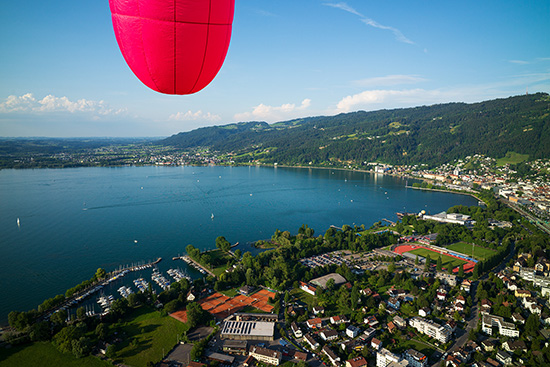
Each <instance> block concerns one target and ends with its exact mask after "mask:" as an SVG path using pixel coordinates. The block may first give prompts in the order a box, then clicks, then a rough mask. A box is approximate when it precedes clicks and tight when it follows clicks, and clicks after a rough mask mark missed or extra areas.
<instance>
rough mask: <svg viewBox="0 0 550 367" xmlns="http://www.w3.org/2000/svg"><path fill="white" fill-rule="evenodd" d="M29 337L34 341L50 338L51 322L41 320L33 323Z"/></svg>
mask: <svg viewBox="0 0 550 367" xmlns="http://www.w3.org/2000/svg"><path fill="white" fill-rule="evenodd" d="M29 337H30V338H31V341H33V342H36V341H42V340H48V339H50V323H49V322H47V321H41V322H37V323H36V324H34V325H32V326H31V331H30V333H29Z"/></svg>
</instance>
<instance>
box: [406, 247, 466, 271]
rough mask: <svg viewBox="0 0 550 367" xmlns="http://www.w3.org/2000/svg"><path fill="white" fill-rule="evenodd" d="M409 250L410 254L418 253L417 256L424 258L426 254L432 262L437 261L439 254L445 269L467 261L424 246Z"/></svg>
mask: <svg viewBox="0 0 550 367" xmlns="http://www.w3.org/2000/svg"><path fill="white" fill-rule="evenodd" d="M409 252H410V253H411V254H415V255H418V256H422V257H426V258H427V257H428V256H430V259H432V264H435V263H437V259H438V258H439V256H441V260H442V261H443V267H444V268H445V269H448V268H449V266H451V267H453V268H456V267H457V266H460V265H461V264H464V265H466V264H467V263H468V262H467V261H464V260H460V259H457V258H456V257H452V256H447V255H443V254H440V253H438V252H435V251H431V250H427V249H425V248H419V249H416V250H412V251H409Z"/></svg>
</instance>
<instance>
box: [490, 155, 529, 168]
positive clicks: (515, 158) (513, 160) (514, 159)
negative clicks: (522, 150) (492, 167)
mask: <svg viewBox="0 0 550 367" xmlns="http://www.w3.org/2000/svg"><path fill="white" fill-rule="evenodd" d="M527 159H529V154H519V153H516V152H508V153H506V156H505V157H503V158H499V159H497V167H501V166H504V165H505V164H508V163H510V164H518V163H521V162H524V161H526V160H527Z"/></svg>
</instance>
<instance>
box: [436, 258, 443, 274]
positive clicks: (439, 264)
mask: <svg viewBox="0 0 550 367" xmlns="http://www.w3.org/2000/svg"><path fill="white" fill-rule="evenodd" d="M436 268H437V270H438V271H441V269H443V259H442V258H441V255H439V257H438V258H437V265H436Z"/></svg>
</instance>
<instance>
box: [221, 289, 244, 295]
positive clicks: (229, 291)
mask: <svg viewBox="0 0 550 367" xmlns="http://www.w3.org/2000/svg"><path fill="white" fill-rule="evenodd" d="M219 292H220V293H221V294H223V295H224V296H227V297H235V296H236V295H237V294H239V288H231V289H228V290H225V291H219Z"/></svg>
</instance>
